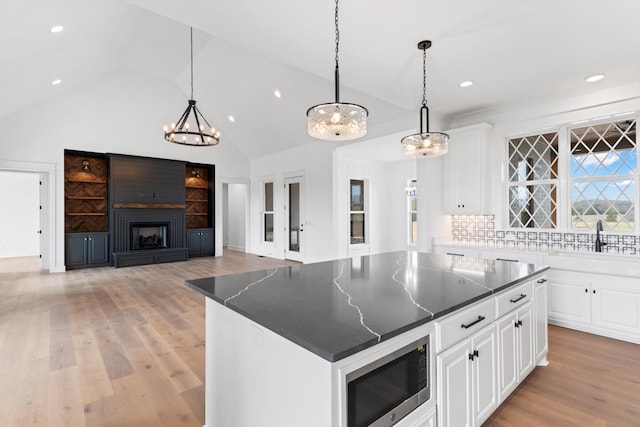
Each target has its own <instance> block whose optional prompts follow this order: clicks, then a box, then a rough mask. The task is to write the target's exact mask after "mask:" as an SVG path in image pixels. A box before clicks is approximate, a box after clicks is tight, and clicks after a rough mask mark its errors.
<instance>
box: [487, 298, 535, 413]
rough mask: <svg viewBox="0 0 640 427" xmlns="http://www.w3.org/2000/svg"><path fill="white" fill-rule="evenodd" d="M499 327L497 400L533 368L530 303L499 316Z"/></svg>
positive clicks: (508, 392)
mask: <svg viewBox="0 0 640 427" xmlns="http://www.w3.org/2000/svg"><path fill="white" fill-rule="evenodd" d="M496 323H497V329H498V355H499V363H498V366H499V368H498V377H499V379H498V387H499V390H500V401H503V400H504V399H505V398H506V397H507V396H509V394H511V393H512V392H513V390H515V388H516V387H517V386H518V384H519V383H520V381H522V380H523V379H524V378H525V377H526V376H527V375H528V374H529V373H530V372H531V371H532V370H533V368H534V366H535V365H534V360H533V349H534V343H533V336H534V332H533V329H534V321H533V308H532V303H531V302H528V303H526V304H525V305H524V306H522V307H521V308H519V309H517V310H516V311H514V312H512V313H510V314H508V315H506V316H504V317H502V318H500V319H499V320H498V321H497V322H496Z"/></svg>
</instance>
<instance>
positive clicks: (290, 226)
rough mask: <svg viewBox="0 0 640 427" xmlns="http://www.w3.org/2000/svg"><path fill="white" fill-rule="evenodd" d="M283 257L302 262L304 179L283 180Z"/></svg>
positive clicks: (303, 246)
mask: <svg viewBox="0 0 640 427" xmlns="http://www.w3.org/2000/svg"><path fill="white" fill-rule="evenodd" d="M284 193H285V196H284V198H285V200H284V203H285V204H284V213H285V215H284V216H285V221H284V235H285V251H284V257H285V258H286V259H290V260H293V261H300V262H302V261H304V249H305V233H304V221H305V216H304V177H302V176H297V177H293V178H285V180H284Z"/></svg>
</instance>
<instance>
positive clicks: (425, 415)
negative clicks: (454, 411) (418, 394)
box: [395, 404, 438, 427]
mask: <svg viewBox="0 0 640 427" xmlns="http://www.w3.org/2000/svg"><path fill="white" fill-rule="evenodd" d="M423 406H426V404H425V405H423ZM437 425H438V424H437V417H436V407H435V406H432V407H430V408H429V409H427V410H422V407H419V408H418V409H416V410H415V411H413V412H411V413H410V414H409V415H407V416H406V417H404V418H403V419H401V420H400V421H398V423H397V424H395V426H396V427H437Z"/></svg>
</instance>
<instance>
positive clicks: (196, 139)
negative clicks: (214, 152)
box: [164, 28, 220, 147]
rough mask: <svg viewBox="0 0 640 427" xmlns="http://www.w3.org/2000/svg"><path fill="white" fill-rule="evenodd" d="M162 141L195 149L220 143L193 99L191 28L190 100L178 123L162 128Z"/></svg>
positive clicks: (218, 135) (218, 134)
mask: <svg viewBox="0 0 640 427" xmlns="http://www.w3.org/2000/svg"><path fill="white" fill-rule="evenodd" d="M164 139H166V140H167V141H169V142H174V143H176V144H182V145H191V146H195V147H208V146H211V145H218V144H219V143H220V132H219V131H217V130H216V129H215V128H214V127H213V126H211V125H210V124H209V122H208V121H207V119H205V118H204V116H203V115H202V113H201V112H200V110H198V107H196V101H195V100H194V99H193V28H191V98H190V99H189V102H188V105H187V109H186V110H184V113H182V116H180V119H179V120H178V122H177V123H172V124H171V125H170V126H165V127H164Z"/></svg>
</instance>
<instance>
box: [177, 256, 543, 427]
mask: <svg viewBox="0 0 640 427" xmlns="http://www.w3.org/2000/svg"><path fill="white" fill-rule="evenodd" d="M546 269H547V267H544V266H536V265H532V264H521V263H513V262H508V261H494V260H480V259H469V258H462V257H455V256H446V255H433V254H426V253H417V252H404V251H402V252H392V253H385V254H378V255H370V256H362V257H355V258H350V259H343V260H336V261H328V262H321V263H315V264H306V265H297V266H289V267H283V268H277V269H272V270H265V271H256V272H251V273H242V274H234V275H229V276H219V277H212V278H204V279H196V280H190V281H188V282H187V285H188V286H190V287H192V288H193V289H195V290H197V291H199V292H201V293H203V294H204V295H205V296H207V301H206V310H207V311H206V316H207V319H206V322H207V323H206V328H207V337H206V340H207V341H206V345H207V348H206V385H205V387H206V392H205V394H206V404H205V423H206V427H215V426H253V425H256V426H258V425H259V426H289V425H290V426H316V425H317V426H330V425H331V426H343V425H346V403H345V402H346V398H345V376H346V374H347V373H348V372H350V371H353V370H354V369H357V368H358V367H360V366H363V364H366V363H369V362H371V361H372V360H375V359H376V358H379V357H382V356H384V355H385V354H388V353H389V352H392V351H394V350H395V349H397V348H398V347H400V346H402V345H404V344H406V343H408V342H410V341H411V340H413V339H416V338H418V337H422V336H427V335H430V336H431V337H432V338H431V339H432V345H431V346H430V351H431V352H434V354H433V356H434V357H432V363H431V364H430V369H431V375H430V378H435V377H436V375H437V373H436V372H435V369H436V367H435V365H436V363H435V361H436V357H435V352H440V351H444V350H445V345H448V344H454V343H457V342H459V341H462V340H464V339H466V338H467V336H462V335H460V336H459V337H458V335H456V334H452V335H448V334H446V330H447V326H446V320H447V319H448V318H451V316H458V315H459V313H463V314H464V311H465V310H469V309H470V308H473V307H476V306H478V303H481V304H484V308H486V307H488V305H487V304H488V303H487V301H488V300H489V299H491V298H497V295H501V294H503V293H504V292H507V291H508V290H509V289H511V288H512V287H517V286H518V285H524V284H527V283H529V282H530V281H532V280H534V279H537V278H539V277H540V276H541V274H542V273H543V272H544V271H545V270H546ZM530 298H531V295H529V297H528V298H527V299H530ZM497 301H498V300H497V299H496V303H495V304H494V303H493V301H492V302H491V303H490V305H491V307H490V311H491V313H490V314H488V315H487V316H485V317H487V319H486V320H487V321H486V322H483V323H481V324H480V325H478V328H480V329H481V328H483V327H487V328H488V327H493V326H491V325H490V324H492V321H493V320H495V319H496V318H497V312H498V311H499V309H498V308H497V307H498V306H499V303H498V302H497ZM524 302H525V303H528V304H531V301H529V302H527V301H524ZM474 316H475V314H474ZM545 320H546V319H545ZM439 321H442V322H443V323H442V324H440V323H439ZM545 325H546V321H545ZM472 331H475V329H472V330H470V331H469V332H472ZM545 332H546V331H545ZM443 334H444V335H446V337H445V338H444V339H443V336H441V335H443ZM454 336H455V337H456V338H455V339H454V338H450V337H454ZM544 338H545V344H546V333H545V335H544ZM449 341H452V342H449ZM496 351H497V348H496ZM545 357H546V352H545ZM431 394H432V397H436V396H435V395H436V394H437V393H436V390H435V388H433V387H432V393H431ZM496 394H497V391H496ZM496 400H497V397H496ZM435 402H436V399H434V398H432V399H430V400H429V404H428V405H427V404H425V405H426V406H429V405H431V406H435ZM407 418H409V417H407ZM403 422H404V420H403Z"/></svg>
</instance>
